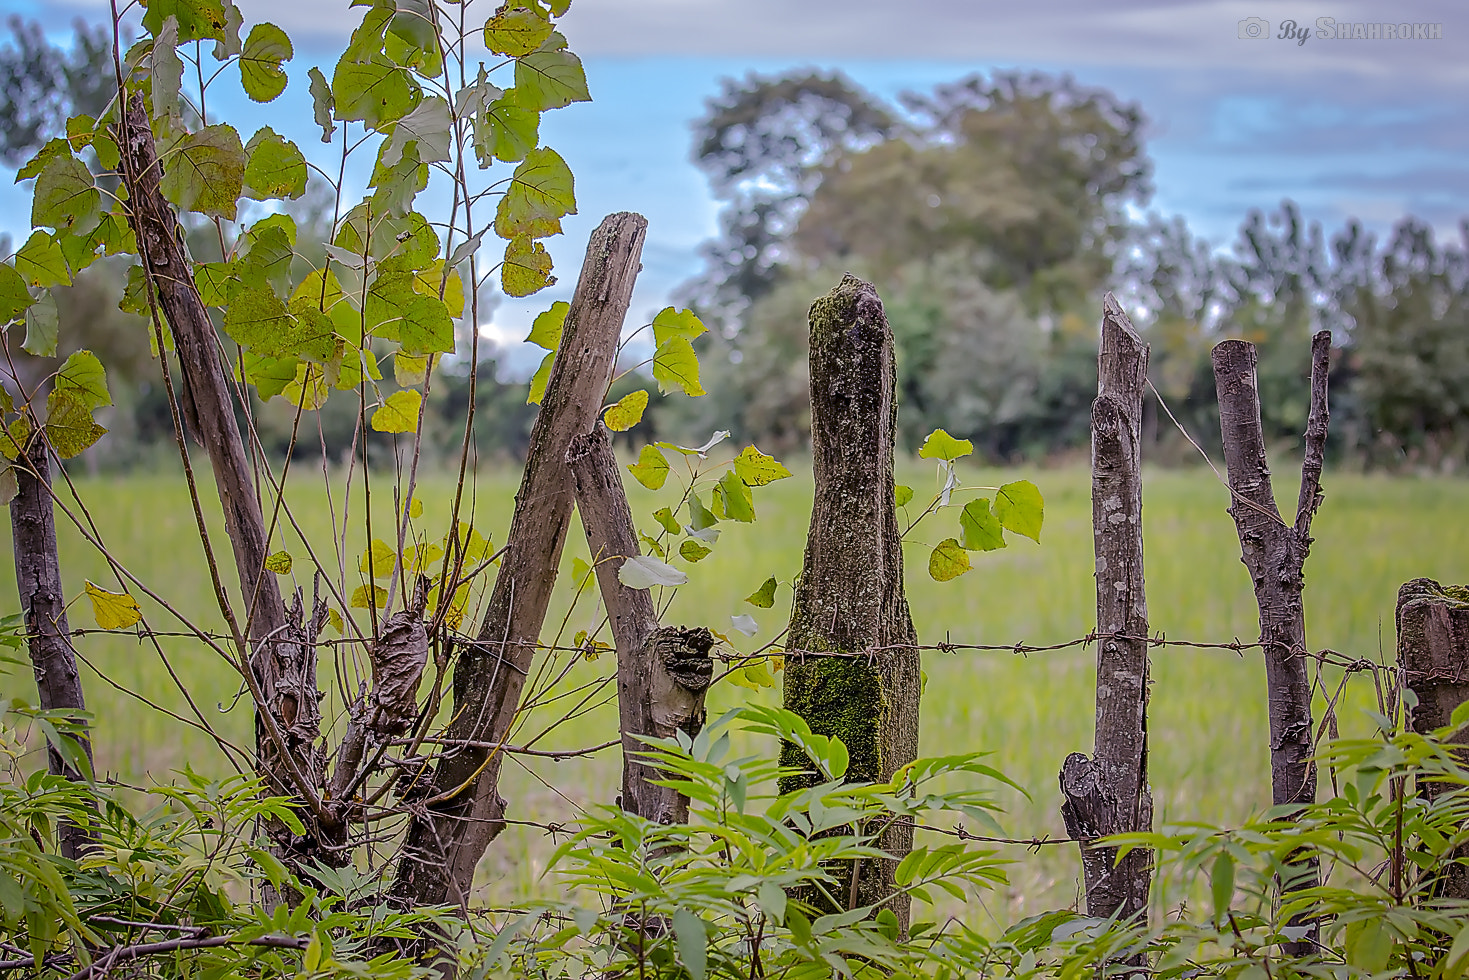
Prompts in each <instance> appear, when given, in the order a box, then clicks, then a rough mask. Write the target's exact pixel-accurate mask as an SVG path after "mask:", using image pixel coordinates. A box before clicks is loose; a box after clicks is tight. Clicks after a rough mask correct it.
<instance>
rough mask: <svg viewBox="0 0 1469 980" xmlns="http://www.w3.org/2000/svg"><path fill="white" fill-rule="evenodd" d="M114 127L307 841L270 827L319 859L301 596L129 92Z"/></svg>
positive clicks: (254, 661) (269, 749)
mask: <svg viewBox="0 0 1469 980" xmlns="http://www.w3.org/2000/svg"><path fill="white" fill-rule="evenodd" d="M121 128H122V132H121V139H120V140H119V145H120V146H121V148H122V159H123V181H124V183H125V184H126V186H127V191H128V201H127V204H128V219H129V221H130V222H131V224H132V228H133V233H134V234H135V235H136V237H137V240H138V248H139V251H140V255H141V258H142V262H143V268H144V271H145V272H146V274H147V276H148V279H149V282H150V283H151V284H152V287H153V289H154V290H155V291H156V294H157V298H158V305H159V306H160V307H161V308H162V312H163V314H164V316H165V317H166V318H167V320H168V325H169V327H170V328H171V330H172V333H173V339H174V344H175V347H176V348H177V351H178V359H179V365H180V367H181V369H182V371H183V376H184V386H183V387H184V391H185V395H186V397H185V398H184V402H185V406H186V408H187V412H186V418H187V419H188V422H189V427H190V429H191V430H192V431H193V433H194V435H195V436H196V437H197V438H198V439H199V441H200V442H201V443H202V444H203V446H204V448H205V450H206V451H207V452H208V454H209V462H210V466H211V469H212V470H213V471H214V482H215V487H216V488H217V490H218V492H219V499H220V503H221V504H222V505H223V509H224V522H225V530H226V531H227V532H228V534H229V539H230V545H231V547H232V549H233V551H234V558H235V571H236V574H237V576H238V580H239V584H240V594H241V596H242V597H243V599H244V602H245V609H246V620H245V623H244V626H243V633H244V637H245V638H246V639H248V640H249V641H250V642H251V645H252V647H253V649H252V652H251V654H250V665H249V667H250V672H251V674H252V675H253V676H252V677H251V678H247V680H250V681H253V683H252V687H253V690H252V691H251V695H252V697H253V698H254V699H255V701H256V705H255V712H256V714H255V732H256V737H255V745H256V770H257V772H259V774H260V775H261V776H262V777H263V778H264V779H265V782H266V785H267V786H268V787H270V790H271V792H276V793H286V794H289V795H292V796H295V797H296V798H297V799H299V800H302V801H303V802H304V803H305V804H306V810H307V811H308V812H306V813H304V814H302V817H303V819H304V820H306V822H307V824H308V828H309V830H308V834H307V838H306V839H305V840H296V839H295V838H294V835H292V834H291V832H290V831H289V829H288V828H286V826H285V825H284V824H282V823H281V822H280V821H271V822H270V824H269V832H270V835H271V838H272V840H273V841H274V842H275V845H276V848H277V851H278V853H279V856H281V857H282V858H284V859H285V860H287V862H288V863H297V864H298V863H300V861H301V860H303V859H305V858H308V857H311V856H317V855H318V850H319V849H318V847H317V845H318V844H319V843H320V841H321V839H322V837H321V832H320V831H321V828H320V827H319V826H317V825H316V818H317V817H318V816H319V815H320V809H321V804H320V796H319V790H320V787H321V783H322V775H323V769H324V765H325V756H324V754H323V753H322V752H321V751H319V747H318V745H317V739H318V737H319V735H320V726H321V712H320V710H319V708H318V699H319V692H318V691H317V687H316V648H315V640H316V636H315V634H314V633H310V634H308V627H309V624H307V623H306V622H304V621H303V616H304V612H303V610H302V609H301V602H300V597H299V596H298V597H297V601H296V607H295V615H294V617H288V615H287V611H286V606H285V601H284V600H283V598H282V597H281V593H280V588H279V586H278V585H277V583H276V579H275V575H274V574H272V573H270V572H268V571H266V569H265V558H266V554H267V551H268V546H269V542H268V541H267V540H266V530H265V518H264V516H263V515H262V513H261V509H260V501H259V499H257V497H256V496H255V484H254V481H253V479H252V475H251V470H250V465H249V463H248V461H247V457H246V453H245V443H244V440H243V439H242V438H241V436H240V429H239V426H238V425H237V424H236V422H235V410H234V402H233V400H232V398H231V396H230V391H229V386H228V383H227V381H226V376H225V370H224V366H223V364H222V362H221V360H220V355H219V338H218V336H217V335H216V333H215V329H214V324H213V322H211V321H210V319H209V313H208V311H207V309H206V308H205V306H204V303H203V301H202V300H201V299H200V297H199V290H198V288H197V287H196V285H195V283H194V274H193V273H194V268H193V263H192V262H191V261H190V259H189V257H188V255H187V254H186V253H185V251H184V246H183V241H184V236H183V232H182V230H181V229H180V228H179V224H178V218H177V216H176V215H175V214H174V212H173V209H172V208H171V207H170V206H169V204H168V202H167V201H165V200H164V198H163V193H162V191H161V190H160V189H159V181H160V179H161V178H162V176H163V168H162V165H161V164H160V162H159V160H158V151H157V147H156V145H155V144H154V140H153V133H152V130H151V129H150V128H149V124H148V113H147V109H146V108H145V104H144V101H143V97H142V95H140V94H137V93H135V94H133V95H132V96H130V97H129V98H128V101H127V107H126V111H125V112H124V113H123V118H122V127H121ZM222 601H223V600H222ZM267 900H268V901H272V900H273V896H267Z"/></svg>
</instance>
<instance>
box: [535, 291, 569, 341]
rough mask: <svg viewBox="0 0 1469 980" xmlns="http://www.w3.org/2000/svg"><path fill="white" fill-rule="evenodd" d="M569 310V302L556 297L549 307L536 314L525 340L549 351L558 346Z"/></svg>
mask: <svg viewBox="0 0 1469 980" xmlns="http://www.w3.org/2000/svg"><path fill="white" fill-rule="evenodd" d="M569 312H571V304H570V303H568V302H566V301H565V300H560V299H558V300H557V301H556V302H554V303H552V304H551V308H550V309H549V310H547V311H546V312H544V313H542V314H540V315H539V316H537V317H536V319H535V322H534V323H532V324H531V326H530V335H529V336H528V337H526V338H525V342H526V343H528V344H535V345H536V346H537V347H544V348H545V349H546V350H550V351H554V350H555V349H556V348H558V347H560V346H561V331H562V329H563V328H564V327H565V325H566V314H567V313H569Z"/></svg>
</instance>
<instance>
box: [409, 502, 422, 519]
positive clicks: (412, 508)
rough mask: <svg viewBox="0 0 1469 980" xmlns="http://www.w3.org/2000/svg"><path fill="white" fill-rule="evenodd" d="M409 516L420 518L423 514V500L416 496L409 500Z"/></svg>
mask: <svg viewBox="0 0 1469 980" xmlns="http://www.w3.org/2000/svg"><path fill="white" fill-rule="evenodd" d="M408 516H409V517H412V518H419V517H422V516H423V501H422V500H419V499H418V498H417V497H414V498H413V499H412V500H410V501H408Z"/></svg>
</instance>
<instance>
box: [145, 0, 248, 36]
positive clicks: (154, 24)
mask: <svg viewBox="0 0 1469 980" xmlns="http://www.w3.org/2000/svg"><path fill="white" fill-rule="evenodd" d="M169 17H173V18H175V19H176V20H177V21H178V32H179V33H178V39H179V43H180V44H182V43H184V42H185V41H202V40H209V41H222V40H224V30H225V27H226V25H227V24H228V18H227V17H226V16H225V12H224V4H223V3H222V2H221V0H148V5H147V7H146V8H145V10H144V13H143V29H144V30H146V31H148V33H150V34H152V35H153V36H154V37H157V36H158V32H159V31H160V30H162V29H163V22H164V21H165V20H167V19H168V18H169Z"/></svg>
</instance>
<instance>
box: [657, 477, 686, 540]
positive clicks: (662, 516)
mask: <svg viewBox="0 0 1469 980" xmlns="http://www.w3.org/2000/svg"><path fill="white" fill-rule="evenodd" d="M655 489H656V488H655ZM653 520H655V521H657V522H658V524H659V525H660V526H661V527H662V528H663V530H665V531H667V532H668V533H669V534H678V533H679V532H680V531H682V530H683V528H682V527H680V526H679V523H678V521H677V520H676V519H675V518H674V516H673V511H671V510H669V509H668V508H667V507H659V508H658V509H657V510H655V511H653Z"/></svg>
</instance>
